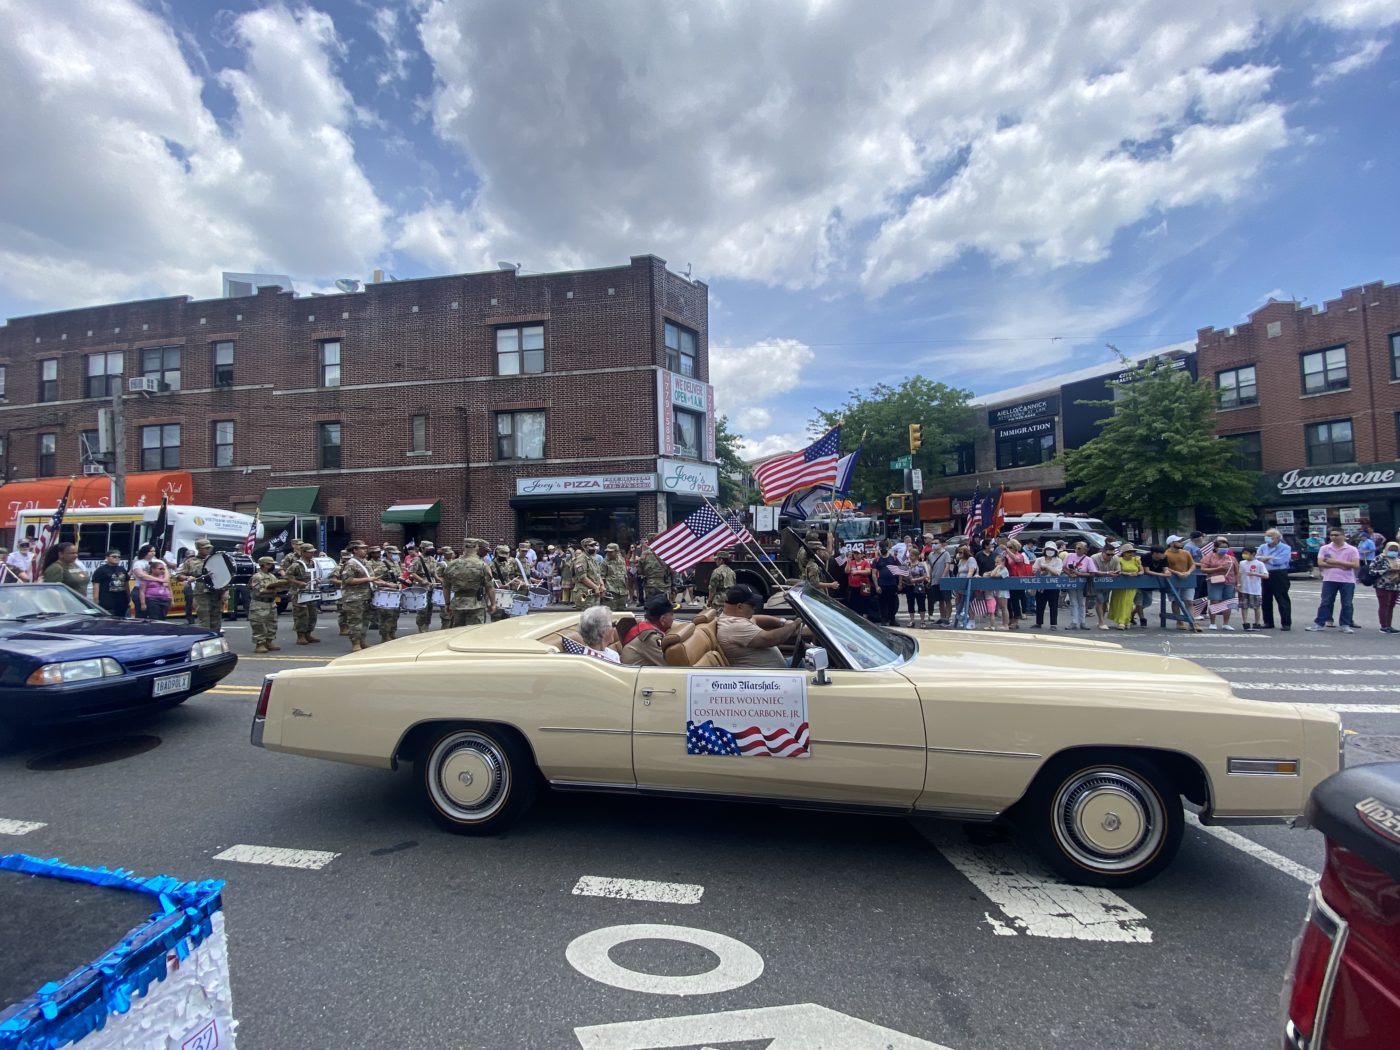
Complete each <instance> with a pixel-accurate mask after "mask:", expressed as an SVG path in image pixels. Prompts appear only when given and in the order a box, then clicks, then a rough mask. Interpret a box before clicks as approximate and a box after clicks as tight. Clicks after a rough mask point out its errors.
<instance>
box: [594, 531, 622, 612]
mask: <svg viewBox="0 0 1400 1050" xmlns="http://www.w3.org/2000/svg"><path fill="white" fill-rule="evenodd" d="M600 571H601V572H602V575H603V586H604V587H605V588H607V590H606V591H604V597H603V600H604V601H605V602H607V605H608V608H609V609H611V610H612V611H613V612H621V611H622V610H623V609H625V608H627V563H626V562H625V561H623V560H622V548H621V547H619V546H618V545H617V544H616V543H609V544H608V549H607V553H606V555H605V556H604V558H603V565H602V568H601V570H600Z"/></svg>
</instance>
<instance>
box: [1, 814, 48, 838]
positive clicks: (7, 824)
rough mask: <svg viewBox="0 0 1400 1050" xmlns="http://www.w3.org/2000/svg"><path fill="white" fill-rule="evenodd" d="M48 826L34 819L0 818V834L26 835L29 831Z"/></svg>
mask: <svg viewBox="0 0 1400 1050" xmlns="http://www.w3.org/2000/svg"><path fill="white" fill-rule="evenodd" d="M46 827H48V825H47V824H42V823H40V822H38V821H35V820H6V819H3V818H0V835H28V834H29V833H30V832H31V831H38V830H39V829H40V828H46Z"/></svg>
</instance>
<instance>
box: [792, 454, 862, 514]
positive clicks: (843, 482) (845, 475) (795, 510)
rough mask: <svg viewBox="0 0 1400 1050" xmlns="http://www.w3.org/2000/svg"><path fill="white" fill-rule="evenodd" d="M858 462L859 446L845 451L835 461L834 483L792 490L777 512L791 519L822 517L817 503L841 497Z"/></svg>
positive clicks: (849, 488) (849, 483)
mask: <svg viewBox="0 0 1400 1050" xmlns="http://www.w3.org/2000/svg"><path fill="white" fill-rule="evenodd" d="M859 462H860V449H859V448H857V449H856V450H855V451H854V452H847V453H846V454H845V455H844V456H842V457H841V458H840V459H839V460H837V461H836V484H835V485H814V486H813V487H812V488H810V489H803V490H802V491H800V492H794V493H792V494H791V495H789V496H788V498H787V499H785V500H783V505H782V507H781V508H780V509H779V511H778V513H779V514H781V515H782V516H783V517H785V518H789V519H791V520H792V521H806V520H807V519H808V518H820V517H822V514H823V512H822V511H821V510H820V509H819V508H818V504H821V503H826V502H829V501H830V500H833V499H841V498H842V497H844V496H845V495H846V493H848V492H850V491H851V479H852V478H853V477H855V473H856V464H857V463H859Z"/></svg>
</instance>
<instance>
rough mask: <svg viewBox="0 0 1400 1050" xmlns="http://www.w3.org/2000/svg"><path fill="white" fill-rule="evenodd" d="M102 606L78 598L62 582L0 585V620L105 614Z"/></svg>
mask: <svg viewBox="0 0 1400 1050" xmlns="http://www.w3.org/2000/svg"><path fill="white" fill-rule="evenodd" d="M106 615H107V614H106V613H105V612H103V610H102V608H101V606H98V605H94V604H93V603H92V602H90V601H88V600H87V599H85V598H80V597H78V595H77V594H76V593H74V592H73V591H72V590H71V589H70V588H68V587H64V586H62V585H61V584H51V585H49V586H35V585H34V584H32V583H29V584H22V583H16V584H8V585H6V586H3V587H0V620H38V619H44V618H47V617H51V616H106Z"/></svg>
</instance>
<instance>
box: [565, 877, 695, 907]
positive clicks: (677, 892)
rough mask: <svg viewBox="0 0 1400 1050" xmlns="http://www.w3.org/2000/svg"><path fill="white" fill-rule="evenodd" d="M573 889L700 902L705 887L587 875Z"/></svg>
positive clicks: (598, 894) (603, 894)
mask: <svg viewBox="0 0 1400 1050" xmlns="http://www.w3.org/2000/svg"><path fill="white" fill-rule="evenodd" d="M573 892H574V893H575V894H576V895H578V896H582V897H617V898H621V899H623V900H632V901H651V902H652V903H653V904H699V903H700V898H701V897H702V896H703V895H704V893H705V887H704V886H697V885H695V884H694V883H689V882H651V881H649V880H647V879H612V878H606V877H604V876H601V875H583V876H580V878H579V880H578V882H576V883H575V884H574V889H573Z"/></svg>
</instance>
